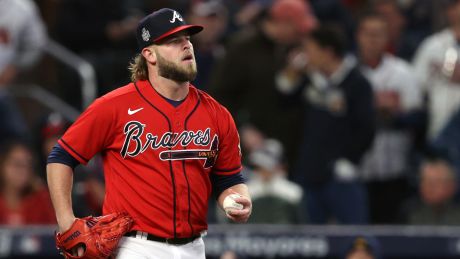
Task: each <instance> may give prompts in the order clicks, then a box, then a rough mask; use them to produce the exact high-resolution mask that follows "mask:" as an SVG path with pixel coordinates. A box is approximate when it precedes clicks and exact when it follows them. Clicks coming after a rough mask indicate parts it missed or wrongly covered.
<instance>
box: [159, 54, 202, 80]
mask: <svg viewBox="0 0 460 259" xmlns="http://www.w3.org/2000/svg"><path fill="white" fill-rule="evenodd" d="M155 52H156V56H157V65H158V74H159V75H160V76H162V77H164V78H168V79H171V80H173V81H176V82H190V81H193V80H195V78H196V75H197V73H198V71H197V68H196V62H195V59H193V60H192V62H190V63H186V64H184V65H182V66H180V65H178V64H176V63H174V62H171V61H168V60H166V59H165V58H163V57H162V56H161V55H160V53H158V52H157V51H155Z"/></svg>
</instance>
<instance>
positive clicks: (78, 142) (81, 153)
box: [58, 97, 114, 165]
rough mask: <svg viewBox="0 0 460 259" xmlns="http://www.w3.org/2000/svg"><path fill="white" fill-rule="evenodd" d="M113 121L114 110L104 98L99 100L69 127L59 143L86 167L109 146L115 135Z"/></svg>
mask: <svg viewBox="0 0 460 259" xmlns="http://www.w3.org/2000/svg"><path fill="white" fill-rule="evenodd" d="M113 121H114V120H113V108H112V107H111V106H110V105H108V104H107V101H106V100H105V99H104V98H103V97H102V98H99V99H97V100H96V101H95V102H94V103H93V104H91V105H90V106H89V107H88V109H87V110H86V111H85V112H83V113H82V114H81V115H80V117H79V118H78V119H77V120H76V121H75V122H74V123H73V124H72V126H70V127H69V129H68V130H67V131H66V132H65V133H64V135H63V136H62V138H61V139H59V140H58V143H59V144H60V145H61V147H62V148H64V149H65V150H66V151H67V152H68V153H69V154H70V155H72V156H73V157H74V158H75V159H77V160H78V161H79V162H80V163H82V164H84V165H86V164H87V163H88V161H89V160H90V159H91V158H92V157H93V156H94V155H95V154H97V153H98V152H100V151H102V150H103V149H104V148H105V147H106V146H107V145H108V143H109V140H110V139H111V137H112V134H113V132H112V131H111V128H112V124H113Z"/></svg>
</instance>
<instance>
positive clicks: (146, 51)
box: [141, 46, 157, 64]
mask: <svg viewBox="0 0 460 259" xmlns="http://www.w3.org/2000/svg"><path fill="white" fill-rule="evenodd" d="M141 54H142V56H144V58H145V59H146V60H147V62H149V63H151V64H156V63H157V55H156V53H155V50H154V49H153V47H150V46H149V47H146V48H143V49H142V51H141Z"/></svg>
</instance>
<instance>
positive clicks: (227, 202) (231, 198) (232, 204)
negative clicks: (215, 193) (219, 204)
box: [223, 194, 243, 213]
mask: <svg viewBox="0 0 460 259" xmlns="http://www.w3.org/2000/svg"><path fill="white" fill-rule="evenodd" d="M239 197H241V195H239V194H230V195H228V196H227V197H225V199H224V204H223V207H224V210H225V212H226V213H228V211H230V210H241V209H243V204H240V203H238V202H236V201H235V199H236V198H239Z"/></svg>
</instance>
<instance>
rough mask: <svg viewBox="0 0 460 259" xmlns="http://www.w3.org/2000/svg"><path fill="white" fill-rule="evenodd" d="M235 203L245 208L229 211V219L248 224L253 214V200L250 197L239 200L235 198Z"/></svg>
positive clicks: (242, 197)
mask: <svg viewBox="0 0 460 259" xmlns="http://www.w3.org/2000/svg"><path fill="white" fill-rule="evenodd" d="M233 193H236V192H233ZM235 201H236V202H238V203H240V204H241V205H243V208H242V209H241V210H229V211H227V213H226V214H227V217H228V218H229V219H231V220H233V221H234V222H237V223H244V222H247V221H248V219H249V216H251V212H252V202H251V200H250V199H249V198H248V197H245V196H240V197H238V198H235Z"/></svg>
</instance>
